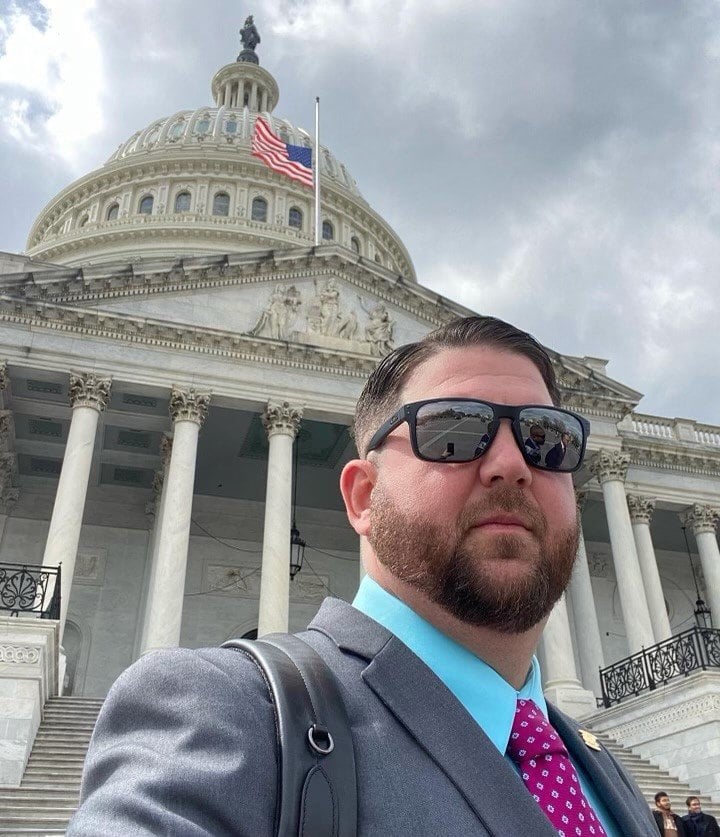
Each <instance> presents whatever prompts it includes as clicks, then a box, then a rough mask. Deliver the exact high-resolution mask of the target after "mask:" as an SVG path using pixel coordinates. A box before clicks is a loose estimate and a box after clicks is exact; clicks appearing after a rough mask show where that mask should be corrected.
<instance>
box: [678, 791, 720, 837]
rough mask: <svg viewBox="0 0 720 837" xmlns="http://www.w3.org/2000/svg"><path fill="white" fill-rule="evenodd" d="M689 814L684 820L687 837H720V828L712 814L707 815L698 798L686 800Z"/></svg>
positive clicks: (690, 797)
mask: <svg viewBox="0 0 720 837" xmlns="http://www.w3.org/2000/svg"><path fill="white" fill-rule="evenodd" d="M685 805H687V809H688V812H687V814H685V816H684V817H683V818H682V821H683V823H684V825H685V831H686V832H687V837H720V826H719V825H718V821H717V820H716V819H715V817H713V816H712V815H711V814H705V813H704V812H703V810H702V808H701V807H700V800H699V799H698V798H697V796H688V798H687V799H686V800H685Z"/></svg>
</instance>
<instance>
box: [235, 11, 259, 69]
mask: <svg viewBox="0 0 720 837" xmlns="http://www.w3.org/2000/svg"><path fill="white" fill-rule="evenodd" d="M240 40H241V41H242V45H243V48H242V52H241V53H240V55H238V57H237V60H238V61H249V62H251V63H253V64H258V63H259V62H258V58H257V55H255V47H256V46H257V45H258V44H259V43H260V33H259V32H258V31H257V27H256V26H255V23H254V21H253V16H252V15H248V16H247V18H246V19H245V24H244V25H243V28H242V29H241V30H240Z"/></svg>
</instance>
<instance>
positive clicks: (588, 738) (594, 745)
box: [578, 729, 602, 752]
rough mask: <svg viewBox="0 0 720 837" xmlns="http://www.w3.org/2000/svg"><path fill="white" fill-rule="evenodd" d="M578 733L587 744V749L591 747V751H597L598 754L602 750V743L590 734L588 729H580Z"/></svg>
mask: <svg viewBox="0 0 720 837" xmlns="http://www.w3.org/2000/svg"><path fill="white" fill-rule="evenodd" d="M578 732H579V733H580V735H581V736H582V740H583V741H584V742H585V746H586V747H589V748H590V749H591V750H597V751H598V752H599V751H600V750H602V747H601V746H600V742H599V741H598V740H597V738H595V736H594V735H593V734H592V733H591V732H588V731H587V730H586V729H579V730H578Z"/></svg>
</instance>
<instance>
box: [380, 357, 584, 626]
mask: <svg viewBox="0 0 720 837" xmlns="http://www.w3.org/2000/svg"><path fill="white" fill-rule="evenodd" d="M442 396H456V397H469V398H479V399H485V400H487V401H492V402H495V403H498V404H509V405H517V404H548V405H550V404H551V403H552V402H551V399H550V396H549V393H548V390H547V387H546V386H545V383H544V381H543V379H542V376H541V375H540V372H539V370H538V369H537V368H536V367H535V365H534V364H533V363H532V362H531V361H530V360H528V359H527V358H525V357H523V356H522V355H516V354H511V353H507V352H501V351H498V350H497V349H491V348H486V347H468V348H464V349H445V350H442V351H441V352H440V353H439V354H437V355H435V356H434V357H432V358H430V359H429V360H428V361H426V362H425V363H424V364H422V366H420V367H419V368H418V369H416V370H415V371H414V373H413V374H412V375H411V376H410V378H409V379H408V381H407V383H406V385H405V387H404V390H403V393H402V401H403V402H404V403H407V402H410V401H419V400H422V399H425V398H437V397H442ZM374 456H375V457H376V459H375V462H376V463H377V480H376V483H375V486H374V488H373V492H372V498H371V507H370V531H369V533H368V540H369V541H370V544H371V546H372V547H373V549H374V551H375V554H376V555H377V558H378V560H379V561H380V563H382V564H384V565H385V567H386V568H387V569H388V570H390V572H391V573H392V574H394V575H395V576H396V577H397V578H399V579H400V580H402V581H404V582H406V583H408V584H410V585H412V586H414V587H415V588H416V589H418V590H419V591H420V592H421V593H422V594H423V595H424V596H425V597H426V598H427V599H428V600H429V601H430V602H431V603H432V604H433V605H435V606H439V607H440V608H441V609H443V610H444V611H446V612H448V613H450V614H451V615H452V616H454V617H456V618H457V619H460V620H461V621H463V622H465V623H468V624H472V625H478V626H479V625H483V626H487V627H492V628H494V629H496V630H500V631H503V632H506V633H519V632H524V631H526V630H528V629H529V628H531V627H532V626H534V625H536V624H537V623H538V622H539V621H541V620H542V619H543V618H544V617H545V616H546V615H547V614H548V613H549V611H550V609H551V608H552V605H553V604H554V603H555V601H557V599H558V598H559V596H560V594H561V593H562V591H563V590H564V588H565V587H566V585H567V583H568V581H569V579H570V573H571V570H572V565H573V561H574V558H575V552H576V549H577V536H578V525H577V511H576V505H575V495H574V492H573V485H572V479H571V477H570V475H569V474H558V473H552V472H548V471H540V470H537V469H533V468H531V467H530V466H529V465H528V464H527V462H526V461H525V459H524V458H523V456H522V453H521V452H520V449H519V448H518V445H517V442H516V441H515V438H514V436H513V435H512V430H511V428H510V424H509V422H508V421H506V420H502V421H501V422H500V428H499V430H498V433H497V435H496V437H495V439H494V440H493V442H492V444H491V445H490V446H489V447H488V449H487V450H486V452H485V453H484V454H483V455H482V456H481V457H480V458H479V459H477V460H475V461H474V462H467V463H455V464H442V463H433V462H424V461H421V460H419V459H417V458H416V457H415V456H414V455H413V452H412V449H411V446H410V440H409V432H408V427H407V425H406V424H403V425H401V426H400V427H399V428H398V429H397V430H395V431H394V432H393V433H391V434H390V435H389V436H388V438H387V439H386V440H385V442H384V444H383V446H382V448H381V449H380V451H379V453H378V454H375V455H374Z"/></svg>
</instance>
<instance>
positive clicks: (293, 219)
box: [288, 206, 303, 230]
mask: <svg viewBox="0 0 720 837" xmlns="http://www.w3.org/2000/svg"><path fill="white" fill-rule="evenodd" d="M302 225H303V214H302V210H301V209H298V208H297V207H296V206H291V207H290V211H289V212H288V226H289V227H294V228H295V229H296V230H301V229H302Z"/></svg>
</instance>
